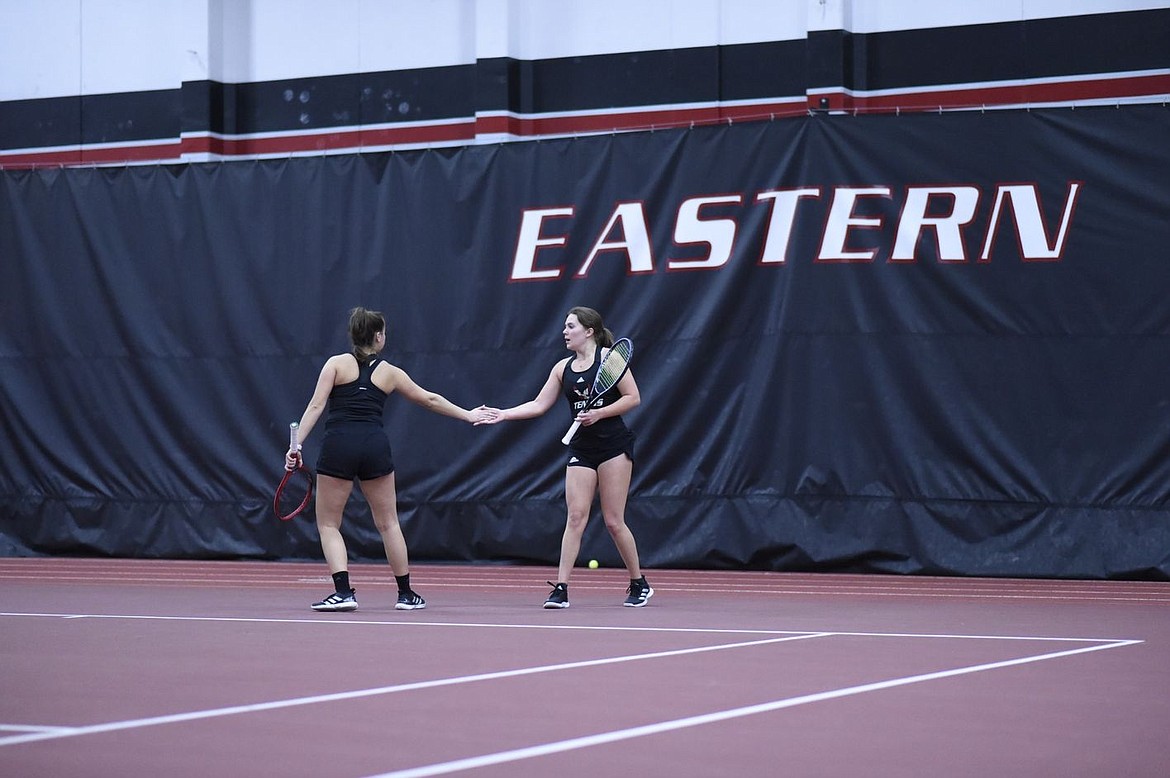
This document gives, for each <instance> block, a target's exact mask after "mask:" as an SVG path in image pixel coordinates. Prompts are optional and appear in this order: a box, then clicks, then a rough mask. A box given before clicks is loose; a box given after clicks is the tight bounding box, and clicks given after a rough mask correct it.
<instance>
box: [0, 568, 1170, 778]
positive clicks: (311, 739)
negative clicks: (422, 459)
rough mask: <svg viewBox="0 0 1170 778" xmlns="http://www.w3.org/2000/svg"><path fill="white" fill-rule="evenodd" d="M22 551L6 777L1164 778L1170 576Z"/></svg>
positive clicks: (0, 666) (1, 771) (7, 649)
mask: <svg viewBox="0 0 1170 778" xmlns="http://www.w3.org/2000/svg"><path fill="white" fill-rule="evenodd" d="M351 572H352V575H353V581H354V585H355V586H356V588H357V592H358V594H357V596H358V601H359V603H360V605H361V608H360V610H358V611H357V612H355V613H348V614H319V613H314V612H313V611H311V610H310V609H309V608H308V605H309V603H310V602H312V601H313V600H316V599H319V598H320V597H322V596H323V595H325V594H326V593H328V591H329V590H330V588H331V587H330V585H329V583H328V575H327V572H326V570H325V567H324V564H283V563H263V562H162V561H135V560H86V559H11V558H9V559H0V775H2V776H14V777H15V776H55V777H56V776H123V777H124V776H146V775H149V776H208V775H213V776H268V775H278V776H310V775H311V776H430V775H448V774H457V775H469V776H483V777H484V778H488V777H490V778H499V777H501V776H606V775H622V776H635V777H636V778H655V777H656V776H749V775H750V776H757V775H759V776H776V775H791V776H846V775H849V776H852V775H859V776H860V775H865V776H887V775H889V776H894V775H896V776H919V775H921V776H928V775H929V776H937V775H945V776H952V777H953V776H1029V777H1030V778H1035V777H1037V776H1060V777H1061V778H1068V777H1069V776H1126V777H1131V776H1151V777H1152V776H1166V775H1168V774H1170V735H1168V734H1167V733H1170V584H1165V583H1130V582H1100V581H1096V582H1089V581H1026V580H1004V579H970V578H966V579H958V578H956V579H949V578H947V579H944V578H908V577H895V576H859V575H808V574H788V573H760V572H695V571H675V570H650V571H648V572H647V575H648V578H649V580H650V582H651V584H652V585H653V586H654V588H655V590H656V594H655V596H654V598H653V599H652V600H651V601H650V604H649V605H648V606H647V607H645V608H625V607H622V606H621V601H622V599H623V598H624V589H625V585H626V583H627V581H626V580H625V579H624V575H623V573H622V571H615V570H596V571H592V570H585V569H582V570H578V571H577V572H576V573H575V574H574V578H573V580H572V582H571V586H570V593H571V601H572V607H570V608H569V609H567V610H562V611H551V610H544V609H542V608H541V607H540V605H541V603H542V602H543V601H544V597H545V595H546V594H547V587H546V586H545V585H544V582H545V580H546V579H548V578H550V577H551V576H552V575H553V574H554V573H553V571H552V570H551V569H549V568H542V567H501V566H423V565H416V566H415V568H414V570H413V571H412V582H413V583H414V584H415V588H416V589H417V590H418V591H419V592H420V593H421V594H422V595H423V596H425V597H426V598H427V600H428V607H427V608H426V610H422V611H413V612H402V611H396V610H394V607H393V605H394V599H395V597H394V593H395V589H394V581H393V578H392V577H391V575H390V572H389V569H388V568H387V567H385V566H373V565H360V566H355V567H354V568H353V570H352V571H351Z"/></svg>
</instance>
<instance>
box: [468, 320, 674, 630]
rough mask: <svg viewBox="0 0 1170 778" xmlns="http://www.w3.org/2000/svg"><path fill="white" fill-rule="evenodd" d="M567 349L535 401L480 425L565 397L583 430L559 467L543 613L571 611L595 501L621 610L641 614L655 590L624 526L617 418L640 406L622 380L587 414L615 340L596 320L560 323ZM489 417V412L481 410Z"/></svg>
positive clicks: (625, 474)
mask: <svg viewBox="0 0 1170 778" xmlns="http://www.w3.org/2000/svg"><path fill="white" fill-rule="evenodd" d="M563 334H564V336H565V346H566V348H568V349H569V350H570V351H572V352H573V356H571V357H566V358H564V359H562V360H560V361H559V362H557V363H556V364H555V365H553V368H552V370H551V371H549V374H548V380H547V381H545V382H544V387H543V388H541V390H540V393H539V394H537V395H536V398H535V399H533V400H530V401H528V402H526V403H524V404H522V405H517V406H515V407H514V408H508V409H506V410H502V411H498V415H496V416H494V417H490V418H487V419H484V420H483V421H482V422H480V423H483V424H494V423H496V422H497V421H504V420H512V419H531V418H535V417H537V416H541V415H543V414H544V413H546V412H547V411H548V410H549V409H550V408H552V407H553V405H555V404H556V401H557V396H558V395H563V396H564V398H565V399H566V400H567V401H568V403H569V409H570V411H571V413H572V414H573V418H574V419H577V420H580V422H581V428H580V429H579V430H578V431H577V434H576V435H575V436H574V437H573V439H572V440H571V441H570V442H569V457H568V462H567V463H566V467H565V502H566V504H567V506H568V519H567V521H566V523H565V532H564V535H563V536H562V537H561V558H560V565H559V568H558V570H557V582H556V583H555V584H554V583H552V582H551V581H550V582H549V585H550V586H552V587H553V590H552V592H551V593H550V594H549V596H548V599H547V600H546V601H545V603H544V607H546V608H567V607H569V574H570V573H572V571H573V566H574V564H576V562H577V555H578V553H579V552H580V550H581V535H582V534H583V533H584V532H585V525H586V524H587V523H588V522H589V512H590V510H591V508H592V506H593V498H594V496H595V495H596V494H597V493H598V491H600V493H601V514H602V517H603V518H604V519H605V528H606V529H607V530H609V534H610V536H611V537H612V538H613V542H614V544H615V545H616V546H617V549H618V553H619V554H621V557H622V561H623V562H625V565H626V570H628V571H629V574H630V586H629V588H628V589H627V590H626V595H627V597H626V601H625V603H624V604H625V605H627V606H629V607H631V608H640V607H642V606H643V605H645V604H646V602H647V601H648V600H649V599H650V596H651V595H653V594H654V590H653V589H651V588H650V584H648V583H646V578H645V576H643V575H642V569H641V565H640V563H639V561H638V545H637V543H636V542H635V541H634V535H633V533H632V532H630V528H629V527H627V526H626V498H627V497H628V495H629V491H630V475H631V473H632V471H633V467H634V433H632V432H631V431H630V430H629V428H627V427H626V425H625V423H624V422H623V421H622V419H621V414H622V413H625V412H626V411H629V410H633V409H634V408H636V407H637V406H638V404H639V403H640V402H641V396H640V395H639V394H638V384H637V383H635V382H634V376H633V374H632V373H629V372H627V373H626V374H625V376H623V377H622V380H621V381H619V382H618V384H617V386H615V387H613V388H612V389H610V390H609V391H608V392H606V393H605V394H604V395H602V402H601V406H600V407H598V408H592V409H586V406H587V405H588V404H589V401H590V400H591V399H593V398H591V397H589V390H590V389H591V388H592V387H593V378H594V376H596V375H597V368H598V367H599V366H600V364H601V359H602V356H603V355H604V353H605V350H606V349H608V348H609V347H610V346H612V345H613V342H614V340H613V333H612V332H610V331H609V330H608V329H606V328H605V325H604V324H603V322H602V320H601V314H599V313H598V312H597V311H595V310H593V309H592V308H583V307H578V308H573V309H572V310H571V311H569V313H568V315H567V316H566V317H565V329H564V331H563ZM487 410H489V411H490V410H494V409H487Z"/></svg>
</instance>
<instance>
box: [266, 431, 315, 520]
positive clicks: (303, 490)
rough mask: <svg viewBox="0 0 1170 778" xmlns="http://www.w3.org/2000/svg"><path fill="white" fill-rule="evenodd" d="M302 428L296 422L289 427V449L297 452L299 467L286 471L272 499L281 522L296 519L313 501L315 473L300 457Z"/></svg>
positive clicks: (273, 507) (274, 509) (273, 506)
mask: <svg viewBox="0 0 1170 778" xmlns="http://www.w3.org/2000/svg"><path fill="white" fill-rule="evenodd" d="M300 426H301V425H300V424H298V423H297V422H295V421H294V422H293V423H292V424H290V425H288V447H289V450H290V451H296V452H297V467H296V469H295V470H287V469H286V470H285V471H284V478H282V479H280V486H278V487H276V496H275V497H273V498H272V510H273V512H274V513H276V518H278V519H280V520H281V521H288V520H289V519H295V518H296V517H297V516H299V515H300V513H301V511H303V510H304V509H305V508H307V507H309V503H310V502H312V500H313V471H312V470H310V469H309V468H307V467H305V462H304V460H303V459H302V458H301V455H300Z"/></svg>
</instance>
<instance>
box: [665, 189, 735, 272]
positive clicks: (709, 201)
mask: <svg viewBox="0 0 1170 778" xmlns="http://www.w3.org/2000/svg"><path fill="white" fill-rule="evenodd" d="M742 202H743V196H742V195H727V196H723V197H692V198H691V199H689V200H684V201H683V204H682V205H680V206H679V207H678V216H677V217H676V218H675V222H674V241H675V243H678V244H679V245H681V246H685V245H687V244H691V243H706V244H707V245H708V246H709V247H710V248H709V249H708V251H707V257H706V258H705V259H672V260H670V261H669V262H667V263H666V266H667V267H668V268H669V269H671V270H694V269H697V268H710V267H722V266H723V265H725V264H727V260H729V259H731V248H732V246H734V245H735V230H736V222H735V219H706V220H704V219H701V218H700V216H701V213H700V211H702V209H703V207H704V206H706V205H730V204H736V205H738V204H739V203H742Z"/></svg>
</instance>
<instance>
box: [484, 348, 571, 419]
mask: <svg viewBox="0 0 1170 778" xmlns="http://www.w3.org/2000/svg"><path fill="white" fill-rule="evenodd" d="M569 359H572V357H567V358H566V359H562V360H560V361H559V362H557V363H556V364H555V365H553V368H552V370H550V371H549V373H548V380H547V381H545V382H544V386H543V387H541V389H540V391H539V392H538V393H537V395H536V397H534V398H533V399H531V400H529V401H528V402H526V403H521V404H520V405H515V406H512V407H511V408H505V409H504V410H501V411H498V412H497V414H496V416H495V417H494V418H491V419H486V420H484V421H482V422H481V424H495V423H496V422H498V421H517V420H519V419H535V418H536V417H537V416H543V415H544V414H545V413H547V412H548V410H549V408H551V407H553V405H555V404H556V402H557V397H558V395H560V393H561V373H563V372H564V370H565V362H567V361H568V360H569Z"/></svg>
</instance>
